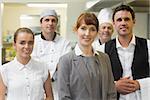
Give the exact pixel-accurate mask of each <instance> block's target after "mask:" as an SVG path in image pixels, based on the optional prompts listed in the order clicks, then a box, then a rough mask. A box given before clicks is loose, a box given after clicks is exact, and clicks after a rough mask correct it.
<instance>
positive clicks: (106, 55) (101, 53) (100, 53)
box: [97, 51, 108, 58]
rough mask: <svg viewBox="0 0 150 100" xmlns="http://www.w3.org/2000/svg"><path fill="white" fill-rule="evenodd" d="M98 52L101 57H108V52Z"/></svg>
mask: <svg viewBox="0 0 150 100" xmlns="http://www.w3.org/2000/svg"><path fill="white" fill-rule="evenodd" d="M97 52H98V53H99V55H98V56H99V57H101V58H108V54H106V53H103V52H100V51H97Z"/></svg>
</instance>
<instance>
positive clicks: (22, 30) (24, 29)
mask: <svg viewBox="0 0 150 100" xmlns="http://www.w3.org/2000/svg"><path fill="white" fill-rule="evenodd" d="M21 32H26V33H28V34H32V36H33V39H34V33H33V32H32V30H31V29H29V28H26V27H22V28H18V29H17V30H16V32H15V33H14V43H16V39H17V36H18V34H19V33H21Z"/></svg>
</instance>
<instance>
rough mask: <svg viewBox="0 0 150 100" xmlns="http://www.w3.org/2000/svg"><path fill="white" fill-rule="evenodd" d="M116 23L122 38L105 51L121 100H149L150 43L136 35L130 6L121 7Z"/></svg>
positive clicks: (109, 44)
mask: <svg viewBox="0 0 150 100" xmlns="http://www.w3.org/2000/svg"><path fill="white" fill-rule="evenodd" d="M112 19H113V24H114V27H115V28H116V31H117V33H118V36H117V37H116V39H113V40H111V41H109V42H107V43H106V44H105V48H104V51H105V52H106V53H107V54H108V55H109V57H110V60H111V64H112V71H113V75H114V79H115V84H116V89H117V91H118V100H148V99H149V98H150V85H149V84H150V68H149V67H150V41H149V40H146V39H143V38H140V37H137V36H135V35H134V34H133V33H132V31H133V27H134V24H135V14H134V11H133V10H132V8H131V7H130V6H127V5H121V6H118V7H117V8H116V9H115V10H114V13H113V16H112ZM102 51H103V50H102Z"/></svg>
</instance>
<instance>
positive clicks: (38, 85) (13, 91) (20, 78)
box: [0, 58, 48, 100]
mask: <svg viewBox="0 0 150 100" xmlns="http://www.w3.org/2000/svg"><path fill="white" fill-rule="evenodd" d="M0 74H1V76H2V80H3V82H4V85H5V86H6V87H7V96H6V100H44V92H45V91H44V87H43V86H44V83H45V81H46V80H47V78H48V68H47V66H46V64H43V63H40V62H37V61H35V60H33V59H31V60H30V61H29V62H28V63H27V64H26V65H23V64H21V63H20V62H18V61H17V59H16V58H15V59H14V60H13V61H11V62H9V63H7V64H4V65H3V66H1V67H0Z"/></svg>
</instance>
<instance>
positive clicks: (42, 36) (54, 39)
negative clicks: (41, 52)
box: [41, 32, 59, 42]
mask: <svg viewBox="0 0 150 100" xmlns="http://www.w3.org/2000/svg"><path fill="white" fill-rule="evenodd" d="M57 35H59V33H56V32H55V33H54V37H53V39H52V41H53V42H55V41H57ZM41 38H42V39H43V40H46V39H45V37H44V35H43V34H42V32H41Z"/></svg>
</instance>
